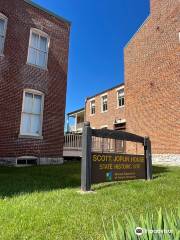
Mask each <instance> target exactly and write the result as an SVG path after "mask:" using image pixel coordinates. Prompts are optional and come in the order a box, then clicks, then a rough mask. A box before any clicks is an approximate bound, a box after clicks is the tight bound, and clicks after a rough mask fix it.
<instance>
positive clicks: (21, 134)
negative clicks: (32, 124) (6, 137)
mask: <svg viewBox="0 0 180 240" xmlns="http://www.w3.org/2000/svg"><path fill="white" fill-rule="evenodd" d="M26 93H32V94H35V95H39V96H42V102H41V125H40V133H39V134H31V133H23V132H21V129H22V120H23V109H24V103H25V94H26ZM22 101H23V102H22V110H21V123H20V134H19V137H20V138H21V137H27V138H31V137H32V138H43V136H42V127H43V112H44V93H42V92H40V91H38V90H34V89H24V91H23V100H22Z"/></svg>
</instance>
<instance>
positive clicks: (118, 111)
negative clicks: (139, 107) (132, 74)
mask: <svg viewBox="0 0 180 240" xmlns="http://www.w3.org/2000/svg"><path fill="white" fill-rule="evenodd" d="M120 86H124V85H123V84H122V85H119V86H117V87H116V88H113V89H110V90H107V91H106V92H104V93H102V94H98V95H96V96H95V97H92V98H89V99H88V100H87V101H86V105H85V115H86V121H89V122H90V124H91V127H93V128H98V129H99V128H102V126H105V125H107V127H108V128H109V129H114V122H115V120H120V119H125V115H124V113H125V111H124V107H121V108H118V104H117V89H118V88H119V87H120ZM105 93H107V95H108V111H107V112H102V111H101V96H102V95H104V94H105ZM92 99H95V104H96V113H95V115H91V114H90V101H91V100H92Z"/></svg>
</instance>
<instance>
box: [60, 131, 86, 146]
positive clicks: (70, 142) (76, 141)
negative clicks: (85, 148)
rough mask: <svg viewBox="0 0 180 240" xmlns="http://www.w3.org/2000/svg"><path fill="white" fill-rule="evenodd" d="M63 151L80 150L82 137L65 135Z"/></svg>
mask: <svg viewBox="0 0 180 240" xmlns="http://www.w3.org/2000/svg"><path fill="white" fill-rule="evenodd" d="M64 148H65V149H81V148H82V135H79V134H71V133H68V134H65V136H64Z"/></svg>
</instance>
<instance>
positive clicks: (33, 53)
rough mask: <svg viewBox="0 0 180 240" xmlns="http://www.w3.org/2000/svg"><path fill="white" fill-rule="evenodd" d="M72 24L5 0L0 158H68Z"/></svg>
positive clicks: (0, 9) (1, 4)
mask: <svg viewBox="0 0 180 240" xmlns="http://www.w3.org/2000/svg"><path fill="white" fill-rule="evenodd" d="M69 32H70V23H69V22H68V21H67V20H65V19H63V18H61V17H59V16H57V15H55V14H53V13H51V12H49V11H47V10H46V9H44V8H41V7H40V6H38V5H36V4H34V3H33V2H31V1H29V0H8V1H7V0H1V1H0V163H1V164H7V163H8V164H16V163H22V164H26V163H35V162H36V161H37V163H39V164H53V163H61V162H62V154H63V139H64V113H65V102H66V81H67V66H68V48H69Z"/></svg>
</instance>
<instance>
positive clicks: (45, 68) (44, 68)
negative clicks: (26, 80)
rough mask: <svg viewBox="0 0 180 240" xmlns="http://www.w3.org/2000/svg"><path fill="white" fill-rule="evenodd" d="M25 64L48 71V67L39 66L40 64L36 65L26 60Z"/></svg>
mask: <svg viewBox="0 0 180 240" xmlns="http://www.w3.org/2000/svg"><path fill="white" fill-rule="evenodd" d="M26 65H29V66H31V67H35V68H38V69H40V70H44V71H48V68H47V67H41V66H38V65H35V64H32V63H28V62H26Z"/></svg>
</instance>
